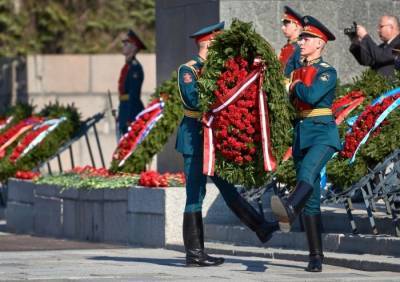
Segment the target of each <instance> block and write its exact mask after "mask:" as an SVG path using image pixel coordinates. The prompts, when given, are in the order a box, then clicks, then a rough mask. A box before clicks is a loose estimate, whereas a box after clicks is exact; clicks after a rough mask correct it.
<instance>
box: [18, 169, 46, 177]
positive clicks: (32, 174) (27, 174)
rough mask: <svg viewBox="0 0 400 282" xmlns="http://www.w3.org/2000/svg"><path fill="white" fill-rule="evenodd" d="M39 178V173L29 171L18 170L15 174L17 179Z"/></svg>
mask: <svg viewBox="0 0 400 282" xmlns="http://www.w3.org/2000/svg"><path fill="white" fill-rule="evenodd" d="M39 176H40V172H33V171H29V170H18V171H17V172H16V173H15V178H18V179H36V178H38V177H39Z"/></svg>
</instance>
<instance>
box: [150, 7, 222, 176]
mask: <svg viewBox="0 0 400 282" xmlns="http://www.w3.org/2000/svg"><path fill="white" fill-rule="evenodd" d="M218 21H219V1H218V0H157V2H156V46H157V47H156V52H157V61H156V65H157V84H158V85H159V84H160V83H161V82H162V81H164V80H166V79H169V78H170V77H171V73H172V72H173V71H174V70H177V68H178V67H179V65H180V64H183V63H186V62H187V61H189V60H190V59H191V57H192V56H193V55H195V54H196V45H195V43H194V41H193V39H190V38H189V35H191V34H192V33H194V32H196V31H197V30H199V29H200V28H202V27H204V26H207V25H210V24H214V23H216V22H218ZM175 139H176V133H175V134H173V135H172V136H171V137H170V139H169V141H168V143H167V144H166V146H165V148H164V151H163V152H162V153H161V154H158V155H157V167H158V170H159V171H160V172H165V171H171V172H172V171H182V168H183V162H182V157H181V156H180V154H178V153H177V152H176V151H175Z"/></svg>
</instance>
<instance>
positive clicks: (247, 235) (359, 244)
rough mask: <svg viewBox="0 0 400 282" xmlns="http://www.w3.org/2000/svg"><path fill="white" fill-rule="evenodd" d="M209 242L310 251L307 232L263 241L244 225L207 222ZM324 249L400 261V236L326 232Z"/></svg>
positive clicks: (276, 233) (275, 234) (280, 234)
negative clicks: (391, 257)
mask: <svg viewBox="0 0 400 282" xmlns="http://www.w3.org/2000/svg"><path fill="white" fill-rule="evenodd" d="M205 238H206V240H207V241H218V242H224V243H228V244H235V245H247V246H254V247H271V248H282V249H292V250H304V251H306V250H307V248H308V247H307V246H308V245H307V240H306V237H305V233H304V232H289V233H283V232H275V233H274V235H273V237H272V239H271V240H270V241H269V242H267V243H266V244H262V243H261V242H260V241H259V240H258V238H257V236H256V235H255V233H254V232H252V231H251V230H250V229H248V228H247V227H244V226H238V225H219V224H206V225H205ZM323 246H324V250H326V251H328V252H340V253H349V254H370V255H386V256H393V257H398V259H399V260H400V238H398V237H393V236H389V235H378V236H376V235H352V234H343V233H324V234H323Z"/></svg>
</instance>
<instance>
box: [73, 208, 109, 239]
mask: <svg viewBox="0 0 400 282" xmlns="http://www.w3.org/2000/svg"><path fill="white" fill-rule="evenodd" d="M75 216H76V217H75V220H76V222H77V223H76V226H77V234H78V238H79V239H80V240H86V241H94V242H102V241H103V240H104V205H103V202H97V201H79V202H77V208H76V215H75Z"/></svg>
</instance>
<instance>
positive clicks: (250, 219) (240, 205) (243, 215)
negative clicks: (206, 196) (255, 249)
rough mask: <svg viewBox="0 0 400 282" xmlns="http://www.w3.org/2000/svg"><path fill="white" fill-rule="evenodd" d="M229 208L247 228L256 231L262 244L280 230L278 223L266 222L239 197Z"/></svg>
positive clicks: (229, 204)
mask: <svg viewBox="0 0 400 282" xmlns="http://www.w3.org/2000/svg"><path fill="white" fill-rule="evenodd" d="M228 206H229V208H230V209H231V210H232V211H233V213H234V214H235V215H236V216H237V217H238V218H239V219H240V221H241V222H243V223H244V224H245V225H246V226H247V227H249V228H250V229H251V230H252V231H254V232H255V233H256V235H257V237H258V239H260V241H261V242H262V243H266V242H267V241H268V240H270V239H271V238H272V233H273V232H275V231H277V230H279V224H278V222H276V221H275V222H268V221H266V220H265V219H264V218H263V217H262V216H261V215H260V214H259V213H258V212H257V211H256V210H255V209H254V208H253V207H252V206H251V205H250V204H249V203H248V202H247V201H246V200H245V199H243V198H242V197H238V198H237V199H236V200H234V201H232V202H230V203H228Z"/></svg>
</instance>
